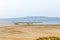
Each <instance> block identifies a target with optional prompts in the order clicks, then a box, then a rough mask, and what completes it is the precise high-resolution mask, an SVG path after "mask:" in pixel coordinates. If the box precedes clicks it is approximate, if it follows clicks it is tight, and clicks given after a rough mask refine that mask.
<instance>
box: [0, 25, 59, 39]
mask: <svg viewBox="0 0 60 40" xmlns="http://www.w3.org/2000/svg"><path fill="white" fill-rule="evenodd" d="M59 31H60V25H33V26H31V25H13V26H7V27H0V40H35V39H36V38H39V37H49V36H56V37H60V32H59Z"/></svg>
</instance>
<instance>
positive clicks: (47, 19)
mask: <svg viewBox="0 0 60 40" xmlns="http://www.w3.org/2000/svg"><path fill="white" fill-rule="evenodd" d="M1 21H2V22H4V21H6V22H43V23H60V17H44V16H31V17H20V18H7V19H0V22H1Z"/></svg>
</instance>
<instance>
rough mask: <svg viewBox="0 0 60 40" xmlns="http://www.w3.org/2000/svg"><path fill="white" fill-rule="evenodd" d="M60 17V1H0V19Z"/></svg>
mask: <svg viewBox="0 0 60 40" xmlns="http://www.w3.org/2000/svg"><path fill="white" fill-rule="evenodd" d="M26 16H49V17H60V0H0V18H13V17H14V18H15V17H26Z"/></svg>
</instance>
